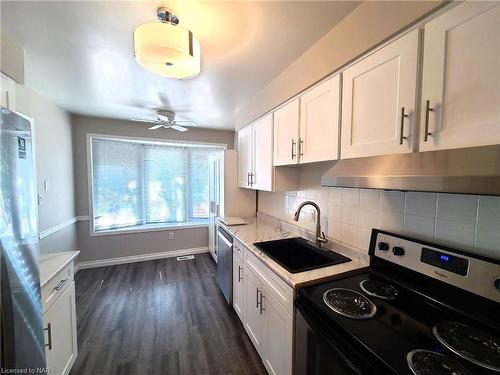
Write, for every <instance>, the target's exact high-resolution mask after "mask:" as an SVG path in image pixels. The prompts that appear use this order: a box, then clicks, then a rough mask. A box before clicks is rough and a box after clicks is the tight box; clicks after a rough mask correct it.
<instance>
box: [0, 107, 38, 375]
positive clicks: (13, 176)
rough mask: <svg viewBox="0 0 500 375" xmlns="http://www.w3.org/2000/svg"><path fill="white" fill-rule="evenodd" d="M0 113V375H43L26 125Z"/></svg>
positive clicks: (34, 202)
mask: <svg viewBox="0 0 500 375" xmlns="http://www.w3.org/2000/svg"><path fill="white" fill-rule="evenodd" d="M0 111H1V120H0V261H1V268H0V277H1V305H0V313H1V326H0V330H1V348H0V352H1V363H0V366H1V371H0V372H1V373H14V372H12V371H11V372H9V370H13V369H15V370H14V371H16V370H17V372H15V373H43V371H44V369H45V367H46V365H45V347H44V330H43V321H42V303H41V297H40V279H39V270H38V256H39V254H38V223H37V197H36V189H35V177H34V176H35V168H34V165H33V143H32V139H33V138H32V129H31V128H32V124H31V122H30V120H28V119H27V118H25V117H23V116H22V115H20V114H18V113H15V112H11V111H9V110H8V109H6V108H4V107H0ZM21 371H22V372H21ZM36 371H38V372H36Z"/></svg>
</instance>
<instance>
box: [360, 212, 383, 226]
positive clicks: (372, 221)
mask: <svg viewBox="0 0 500 375" xmlns="http://www.w3.org/2000/svg"><path fill="white" fill-rule="evenodd" d="M378 219H379V210H378V208H371V207H364V206H360V207H359V226H360V227H361V228H364V229H372V228H378Z"/></svg>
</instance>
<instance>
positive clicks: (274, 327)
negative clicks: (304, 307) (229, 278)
mask: <svg viewBox="0 0 500 375" xmlns="http://www.w3.org/2000/svg"><path fill="white" fill-rule="evenodd" d="M246 251H248V250H247V249H245V252H246ZM249 257H250V256H249ZM245 259H247V255H246V254H245ZM252 261H254V259H253V257H252ZM247 263H248V260H247V261H246V262H245V265H244V266H243V267H242V265H241V260H240V259H239V258H238V257H236V256H235V257H234V258H233V307H234V309H235V311H236V313H237V314H238V316H240V319H241V318H242V316H241V314H240V312H239V309H240V308H241V306H242V307H243V319H242V322H243V326H244V327H245V330H246V332H247V334H248V336H249V337H250V340H251V341H252V343H253V345H254V346H255V348H256V349H257V352H258V353H259V355H260V357H261V359H262V362H263V363H264V365H265V367H266V369H267V371H268V372H269V374H273V375H290V374H291V373H292V358H293V352H292V348H293V345H292V340H293V318H292V315H290V313H289V312H288V311H287V309H285V307H284V306H283V305H282V304H281V303H280V302H279V301H278V299H277V298H276V296H275V293H276V291H277V290H281V289H282V285H276V288H275V291H273V292H270V289H273V287H272V285H271V286H269V280H270V279H269V278H268V277H267V275H266V274H265V273H266V270H262V269H257V268H254V267H250V266H248V265H247ZM248 264H250V263H248ZM253 264H254V263H253ZM238 267H240V268H238ZM257 267H265V266H264V265H257ZM254 271H255V272H254ZM261 272H262V273H261ZM267 272H272V271H270V270H268V271H267ZM242 274H244V276H243V277H241V276H240V277H238V276H239V275H242ZM239 279H240V280H241V281H242V282H243V287H242V286H241V285H240V283H241V281H238V280H239ZM268 288H269V289H268ZM290 289H291V288H290ZM241 292H242V293H243V295H242V296H241V295H240V293H241Z"/></svg>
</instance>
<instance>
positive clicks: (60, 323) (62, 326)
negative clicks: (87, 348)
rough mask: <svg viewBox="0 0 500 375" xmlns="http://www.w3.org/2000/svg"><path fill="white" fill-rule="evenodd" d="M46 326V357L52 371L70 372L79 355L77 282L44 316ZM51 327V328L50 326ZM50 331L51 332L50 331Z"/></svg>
mask: <svg viewBox="0 0 500 375" xmlns="http://www.w3.org/2000/svg"><path fill="white" fill-rule="evenodd" d="M43 323H44V327H45V328H46V331H47V332H46V333H45V335H46V338H45V340H46V341H45V342H46V344H49V343H50V347H49V346H46V347H45V357H46V359H47V367H48V368H50V373H51V374H54V375H61V374H64V375H66V374H68V373H69V371H70V370H71V367H72V366H73V363H74V362H75V359H76V356H77V354H78V353H77V343H76V311H75V283H74V282H72V283H71V285H70V286H69V287H68V288H67V289H66V290H65V291H64V293H63V294H61V296H60V297H59V299H58V300H57V301H56V302H55V303H54V304H53V305H52V306H51V307H50V309H48V310H47V312H46V313H45V315H44V316H43ZM49 327H50V328H49ZM49 331H50V332H49Z"/></svg>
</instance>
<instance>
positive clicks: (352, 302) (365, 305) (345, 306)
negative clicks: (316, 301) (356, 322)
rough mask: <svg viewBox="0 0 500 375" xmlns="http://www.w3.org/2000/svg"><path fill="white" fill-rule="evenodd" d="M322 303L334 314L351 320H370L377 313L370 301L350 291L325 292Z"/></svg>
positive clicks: (338, 289)
mask: <svg viewBox="0 0 500 375" xmlns="http://www.w3.org/2000/svg"><path fill="white" fill-rule="evenodd" d="M323 301H324V302H325V303H326V304H327V306H328V307H329V308H331V309H332V310H333V311H335V312H336V313H339V314H340V315H343V316H346V317H348V318H352V319H370V318H371V317H373V316H374V315H375V313H376V312H377V307H376V306H375V305H374V304H373V302H372V301H370V300H369V299H368V298H366V297H365V296H364V295H362V294H361V293H358V292H355V291H354V290H350V289H344V288H335V289H330V290H327V291H326V292H325V293H324V294H323Z"/></svg>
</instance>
